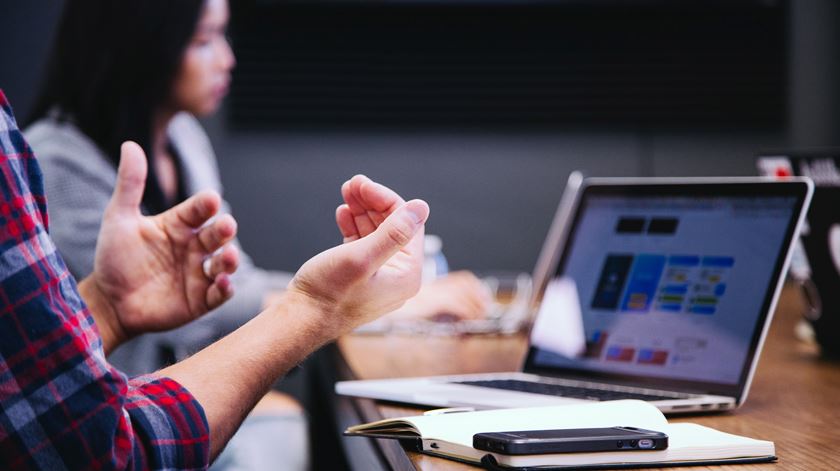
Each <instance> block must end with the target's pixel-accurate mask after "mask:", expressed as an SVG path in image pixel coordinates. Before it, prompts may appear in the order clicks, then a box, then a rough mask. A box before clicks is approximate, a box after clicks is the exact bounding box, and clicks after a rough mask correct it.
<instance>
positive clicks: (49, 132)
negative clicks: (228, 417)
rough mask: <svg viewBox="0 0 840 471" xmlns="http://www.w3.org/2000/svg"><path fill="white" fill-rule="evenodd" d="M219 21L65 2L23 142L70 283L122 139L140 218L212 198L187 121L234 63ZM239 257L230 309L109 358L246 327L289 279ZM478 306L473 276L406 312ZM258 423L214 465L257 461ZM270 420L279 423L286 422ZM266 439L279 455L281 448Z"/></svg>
mask: <svg viewBox="0 0 840 471" xmlns="http://www.w3.org/2000/svg"><path fill="white" fill-rule="evenodd" d="M228 14H229V13H228V4H227V0H177V1H172V0H145V1H131V2H124V1H113V0H68V1H67V2H66V6H65V11H64V13H63V16H62V20H61V24H60V26H59V30H58V32H57V37H56V42H55V46H54V50H53V54H52V56H51V59H50V62H49V64H48V69H47V77H46V81H45V83H44V87H43V90H42V92H41V94H40V96H39V98H38V100H37V102H36V107H35V109H34V112H33V115H32V117H31V118H30V120H29V122H30V123H31V125H30V126H29V128H28V129H27V132H26V137H27V139H28V140H29V142H30V145H31V146H32V147H33V149H34V150H35V152H36V153H37V154H38V155H39V158H40V159H41V167H42V169H43V171H44V176H45V187H46V193H47V197H48V198H49V201H50V207H49V215H50V221H51V224H50V226H51V235H52V237H53V239H54V240H55V243H56V245H57V246H58V248H59V250H60V251H61V253H62V254H63V255H64V258H65V260H66V263H67V264H68V266H69V268H70V270H71V271H72V272H73V273H74V275H76V276H77V277H83V276H85V275H87V274H88V273H90V272H91V270H92V266H93V254H94V250H95V246H96V236H97V234H98V231H99V224H100V219H101V216H102V213H103V210H104V208H105V205H106V204H107V202H108V198H109V196H110V194H111V193H112V190H113V186H114V182H115V179H116V165H117V162H118V158H119V146H120V144H121V143H122V142H123V141H125V140H133V141H135V142H137V143H138V144H140V146H141V147H143V149H144V150H145V153H146V155H147V156H148V158H149V160H150V162H149V163H150V165H149V176H148V178H147V181H146V191H145V194H144V196H143V208H144V210H145V211H146V212H148V213H150V214H155V213H159V212H161V211H163V210H165V209H167V208H169V207H171V206H173V205H174V204H176V203H178V202H179V201H182V200H183V199H185V198H186V197H188V196H189V195H191V194H193V193H195V192H197V191H199V190H201V189H208V188H209V189H215V190H217V191H219V192H221V191H220V190H221V184H220V178H219V175H218V170H217V166H216V160H215V155H214V153H213V149H212V147H211V145H210V142H209V140H208V138H207V136H206V134H205V133H204V131H203V129H202V128H201V126H200V125H199V124H198V122H197V120H196V119H195V116H206V115H208V114H211V113H213V112H214V111H216V110H217V108H218V107H219V105H220V103H221V100H222V99H223V98H224V96H225V95H226V93H227V90H228V86H229V84H230V74H231V71H232V69H233V67H234V65H235V58H234V56H233V53H232V50H231V48H230V45H229V43H228V41H227V39H226V37H225V32H226V28H227V22H228ZM242 255H243V256H242V259H241V263H240V268H239V270H238V272H237V274H236V275H235V276H234V277H233V282H234V286H235V295H234V297H233V299H232V300H231V301H229V302H228V303H227V304H225V305H224V306H222V307H221V308H219V309H217V310H216V311H214V312H212V313H210V314H208V315H207V316H205V317H203V318H202V319H200V320H198V321H196V322H193V323H192V324H190V325H187V326H185V327H182V328H181V329H178V330H176V331H173V332H170V333H161V334H152V335H146V336H143V337H140V338H138V339H135V340H134V341H132V342H130V343H129V344H128V345H125V346H124V347H122V348H121V349H120V350H118V351H117V352H115V354H114V355H112V356H111V357H110V360H111V361H112V362H113V363H114V364H115V365H116V366H118V367H120V368H122V369H123V370H124V371H126V372H128V373H130V374H142V373H148V372H151V371H154V370H156V369H158V368H160V367H162V366H163V365H165V364H166V363H168V362H171V361H174V360H177V359H180V358H182V357H183V356H185V355H187V354H189V353H190V352H191V351H195V350H197V349H199V348H201V347H203V346H204V345H206V344H208V343H210V342H211V341H213V340H214V339H216V338H218V337H221V336H223V335H225V334H227V333H228V332H230V331H232V330H233V329H235V328H236V327H238V326H239V325H241V324H243V323H244V322H246V321H247V320H248V318H249V317H250V313H254V312H258V311H259V308H260V305H261V304H262V303H263V302H264V300H265V299H266V297H267V296H270V295H271V293H274V292H277V290H282V289H283V287H284V286H285V285H286V283H287V282H288V281H289V279H290V278H291V274H288V273H281V272H274V271H267V270H263V269H260V268H258V267H256V266H254V264H253V263H252V262H251V261H250V259H249V258H248V257H247V256H246V255H245V254H244V253H242ZM441 300H444V301H443V302H441ZM486 304H487V298H486V295H485V294H484V291H483V290H482V289H481V286H480V283H479V282H478V281H477V280H476V279H475V277H473V276H472V275H469V274H465V273H459V274H455V276H451V277H448V278H447V279H443V280H441V281H440V282H438V283H435V284H431V285H429V287H428V288H427V289H424V290H422V291H421V294H420V295H418V298H416V299H415V300H414V301H413V302H412V303H408V306H407V307H406V311H404V313H403V315H431V314H435V313H438V312H441V311H443V312H448V313H455V314H457V315H459V316H461V317H475V316H477V315H480V314H481V313H482V312H483V310H484V308H485V307H486ZM264 402H266V404H262V405H261V406H258V408H257V409H255V413H254V415H255V416H257V415H260V411H261V410H262V411H265V410H266V408H267V409H268V410H270V411H273V413H274V417H275V418H276V417H280V418H283V419H284V420H285V419H288V420H285V424H286V425H285V428H286V430H285V431H282V432H275V433H273V434H272V433H269V434H267V435H268V436H270V437H271V436H272V435H274V436H276V435H277V433H284V434H286V435H287V436H292V437H300V436H301V433H303V437H304V438H305V422H304V421H303V416H302V413H301V412H300V409H299V407H298V406H297V404H296V403H295V402H293V401H292V400H290V399H289V398H282V397H279V398H278V397H275V398H274V399H273V400H272V401H270V402H269V401H268V400H267V401H264ZM268 415H269V416H271V414H268ZM264 416H265V414H264V415H263V416H262V417H261V418H260V419H259V420H254V418H253V417H252V418H251V419H249V420H248V421H246V422H245V424H244V425H243V427H242V429H241V431H240V432H239V433H238V434H237V437H235V438H234V440H232V441H231V444H230V445H229V450H226V452H225V454H223V455H222V456H221V457H220V458H219V461H218V462H217V463H216V466H218V465H220V464H223V463H224V462H225V461H226V460H227V459H229V458H230V457H231V455H234V456H235V455H237V454H238V455H241V457H248V459H251V458H258V457H259V456H260V454H259V453H257V452H255V451H253V450H241V451H242V452H241V453H236V452H237V450H239V449H240V448H239V447H247V446H256V445H258V444H256V443H254V441H259V440H254V441H247V440H238V438H239V436H240V435H243V434H244V433H245V432H246V431H247V430H249V428H253V424H256V425H257V426H259V428H264V427H268V426H269V425H267V424H268V422H266V421H265V420H263V419H264ZM274 423H275V425H276V424H280V427H279V428H283V426H284V425H283V420H275V421H274ZM289 424H295V425H294V426H290V425H289ZM257 435H260V436H264V435H266V434H265V433H263V432H262V431H260V432H259V433H258V434H257ZM296 440H297V442H296ZM283 442H284V443H289V444H290V446H289V450H288V451H287V453H288V454H289V455H291V454H293V447H295V445H296V444H297V445H300V446H297V447H296V449H297V450H302V449H305V448H306V447H305V446H304V445H301V444H300V443H299V440H298V439H297V438H294V439H290V440H285V439H284V440H283ZM271 443H272V448H273V449H272V450H271V451H274V452H277V451H278V450H277V448H278V447H277V446H276V445H277V443H278V440H276V438H272V439H271ZM280 451H282V450H280ZM283 462H284V463H287V465H284V466H283V469H294V468H295V466H293V464H292V462H294V463H297V464H298V465H300V466H301V467H305V466H306V456H301V457H291V456H286V458H285V459H284V461H283ZM276 463H277V462H274V463H273V464H274V467H276Z"/></svg>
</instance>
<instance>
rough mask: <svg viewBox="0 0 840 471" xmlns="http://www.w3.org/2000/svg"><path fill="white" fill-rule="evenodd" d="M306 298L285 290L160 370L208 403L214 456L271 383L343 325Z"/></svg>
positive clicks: (202, 402)
mask: <svg viewBox="0 0 840 471" xmlns="http://www.w3.org/2000/svg"><path fill="white" fill-rule="evenodd" d="M326 314H327V313H324V312H321V311H320V310H319V309H318V308H317V307H316V305H315V304H313V303H312V302H310V300H309V299H308V298H305V297H302V296H301V295H295V294H292V293H288V292H287V293H285V294H284V295H283V299H282V302H278V303H275V304H274V305H272V306H271V307H269V308H268V309H266V310H265V311H263V312H262V313H260V314H259V315H258V316H256V317H255V318H254V319H252V320H251V321H249V322H248V323H247V324H245V325H243V326H242V327H240V328H239V329H237V330H236V331H234V332H232V333H231V334H230V335H228V336H227V337H225V338H223V339H221V340H219V341H218V342H216V343H214V344H212V345H210V346H209V347H207V348H205V349H204V350H201V351H200V352H198V353H196V354H195V355H193V356H191V357H190V358H187V359H186V360H184V361H181V362H179V363H177V364H175V365H172V366H170V367H168V368H165V369H163V370H161V371H159V372H158V374H159V375H161V376H166V377H169V378H172V379H174V380H175V381H178V382H179V383H180V384H181V385H182V386H184V387H186V388H187V389H188V390H189V391H190V392H191V393H192V394H193V396H195V398H196V399H197V400H198V402H199V403H201V405H202V406H203V407H204V412H205V414H206V415H207V421H208V422H209V424H210V445H211V450H210V456H211V459H213V458H215V457H216V456H217V455H218V453H219V452H220V451H221V450H222V449H223V448H224V445H225V444H226V443H227V441H228V440H229V439H230V437H231V436H232V435H233V433H234V432H235V431H236V429H237V428H238V427H239V425H240V424H241V423H242V420H244V418H245V416H246V415H247V414H248V412H249V411H250V410H251V409H252V408H253V407H254V405H255V404H256V403H257V401H258V400H259V399H260V398H261V397H263V395H265V393H266V392H267V391H268V390H269V388H270V387H271V385H272V384H273V383H274V382H275V381H276V380H277V379H278V378H280V377H281V376H282V375H284V374H285V373H286V372H288V371H289V370H290V369H291V368H293V367H294V366H296V365H297V364H299V363H300V362H301V361H303V359H305V358H306V356H308V355H309V354H310V353H312V352H313V351H314V350H316V349H317V348H319V347H320V346H322V345H323V344H325V343H327V342H329V341H330V340H332V339H333V338H334V337H335V336H336V335H338V333H339V330H338V329H336V328H333V327H332V326H330V324H331V323H328V322H324V319H327V316H326Z"/></svg>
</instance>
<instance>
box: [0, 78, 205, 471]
mask: <svg viewBox="0 0 840 471" xmlns="http://www.w3.org/2000/svg"><path fill="white" fill-rule="evenodd" d="M0 108H2V109H0V468H2V469H4V470H7V469H33V468H34V469H49V470H63V469H69V470H73V469H204V468H206V467H207V462H208V453H209V446H208V445H209V436H208V424H207V420H206V418H205V416H204V411H203V409H202V408H201V405H200V404H199V403H198V402H197V401H196V400H195V398H193V396H192V395H190V393H189V392H187V391H186V390H185V389H184V388H183V387H181V385H179V384H178V383H176V382H175V381H172V380H170V379H167V378H158V377H153V376H143V377H139V378H135V379H131V380H129V379H128V378H127V377H126V376H125V375H124V374H122V373H120V372H119V371H117V370H116V369H114V368H113V367H111V366H110V365H109V364H108V362H107V361H106V360H105V354H104V352H103V350H102V339H101V337H100V336H99V332H98V331H97V329H96V326H95V324H94V322H93V317H92V316H91V314H90V311H88V309H87V306H86V305H85V303H84V301H83V300H82V298H81V296H80V295H79V292H78V290H77V289H76V282H75V280H74V279H73V277H72V276H71V275H70V274H69V272H68V271H67V268H66V267H65V265H64V262H63V261H62V259H61V257H60V256H59V254H58V252H57V251H56V249H55V246H54V245H53V243H52V241H51V240H50V238H49V236H48V235H47V224H48V222H47V210H46V198H45V197H44V189H43V184H42V181H41V170H40V168H39V167H38V163H37V162H36V161H35V158H34V156H33V155H32V152H31V150H30V148H29V146H28V145H27V144H26V142H25V141H24V139H23V135H22V134H21V133H20V131H19V130H18V128H17V124H16V123H15V120H14V117H13V116H12V110H11V107H10V106H9V104H8V101H7V100H6V97H5V95H4V94H3V92H2V91H0Z"/></svg>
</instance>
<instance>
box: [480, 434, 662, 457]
mask: <svg viewBox="0 0 840 471" xmlns="http://www.w3.org/2000/svg"><path fill="white" fill-rule="evenodd" d="M473 448H475V449H477V450H484V451H492V452H495V453H502V454H505V455H536V454H545V453H580V452H588V451H635V450H639V451H642V450H663V449H665V448H668V435H666V434H664V433H662V432H656V431H653V430H645V429H641V428H635V427H609V428H569V429H556V430H529V431H518V432H494V433H477V434H475V435H473Z"/></svg>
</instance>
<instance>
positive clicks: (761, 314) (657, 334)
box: [336, 174, 813, 413]
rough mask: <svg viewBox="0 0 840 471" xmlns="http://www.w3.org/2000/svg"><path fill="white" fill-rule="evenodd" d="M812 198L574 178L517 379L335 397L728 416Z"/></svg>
mask: <svg viewBox="0 0 840 471" xmlns="http://www.w3.org/2000/svg"><path fill="white" fill-rule="evenodd" d="M812 192H813V185H812V183H811V182H810V180H808V179H801V178H793V179H789V180H787V181H784V182H778V181H775V182H774V181H771V180H769V179H762V178H714V179H712V178H637V179H624V178H620V179H619V178H610V179H607V178H592V179H583V178H581V177H580V175H578V174H573V175H572V176H571V177H570V178H569V182H568V183H567V186H566V191H565V192H564V196H563V199H562V200H561V202H560V205H559V207H558V210H557V212H556V214H555V217H554V220H553V222H552V226H551V229H550V231H549V234H548V236H547V238H546V241H545V244H544V245H543V249H542V252H541V254H540V257H539V260H538V262H537V265H536V267H535V269H534V274H533V279H534V295H533V299H532V304H533V306H534V312H535V315H534V316H535V319H534V324H533V327H532V329H531V332H530V336H529V337H530V345H529V351H528V354H527V356H526V358H525V360H524V363H523V366H522V371H521V372H503V373H488V374H470V375H462V376H433V377H419V378H401V379H388V380H360V381H343V382H339V383H337V384H336V392H338V393H339V394H343V395H351V396H360V397H368V398H373V399H381V400H389V401H396V402H404V403H411V404H421V405H427V406H439V407H475V408H505V407H527V406H539V405H556V404H563V403H570V402H579V401H593V400H610V399H626V398H637V399H642V400H647V401H650V402H651V403H652V404H654V405H656V406H657V407H658V408H659V409H661V410H662V411H663V412H666V413H681V412H697V411H712V410H728V409H733V408H736V407H738V406H740V405H741V404H742V403H743V402H744V400H745V399H746V397H747V392H748V390H749V387H750V383H751V381H752V377H753V374H754V372H755V368H756V365H757V362H758V357H759V354H760V351H761V348H762V345H763V342H764V338H765V335H766V333H767V330H768V327H769V325H770V321H771V318H772V314H773V312H774V310H775V307H776V302H777V300H778V297H779V294H780V292H781V288H782V285H783V282H784V278H785V273H786V271H787V267H788V264H789V262H790V253H791V247H792V246H793V243H794V241H795V240H796V238H797V237H798V233H799V229H800V226H801V224H802V221H803V219H804V214H805V212H806V210H807V207H808V204H809V202H810V198H811V194H812Z"/></svg>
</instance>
